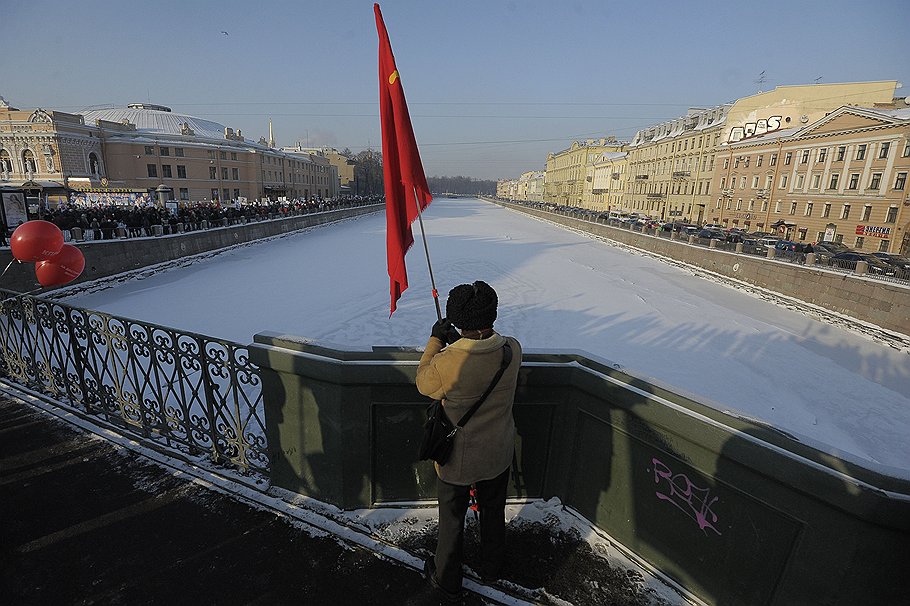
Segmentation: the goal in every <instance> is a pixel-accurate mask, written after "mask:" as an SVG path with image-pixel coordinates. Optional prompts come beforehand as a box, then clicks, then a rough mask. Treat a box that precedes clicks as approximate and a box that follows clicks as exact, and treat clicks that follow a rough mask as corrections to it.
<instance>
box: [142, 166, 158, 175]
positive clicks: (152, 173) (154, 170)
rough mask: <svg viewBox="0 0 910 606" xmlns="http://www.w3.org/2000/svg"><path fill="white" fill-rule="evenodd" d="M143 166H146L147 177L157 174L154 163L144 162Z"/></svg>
mask: <svg viewBox="0 0 910 606" xmlns="http://www.w3.org/2000/svg"><path fill="white" fill-rule="evenodd" d="M145 167H146V169H148V172H149V177H157V176H158V167H157V166H155V165H154V164H146V165H145Z"/></svg>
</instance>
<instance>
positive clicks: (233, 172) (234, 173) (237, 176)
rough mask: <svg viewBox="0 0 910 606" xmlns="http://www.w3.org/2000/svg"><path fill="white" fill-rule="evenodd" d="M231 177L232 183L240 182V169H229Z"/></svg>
mask: <svg viewBox="0 0 910 606" xmlns="http://www.w3.org/2000/svg"><path fill="white" fill-rule="evenodd" d="M231 177H232V178H233V179H234V181H240V169H239V168H232V169H231Z"/></svg>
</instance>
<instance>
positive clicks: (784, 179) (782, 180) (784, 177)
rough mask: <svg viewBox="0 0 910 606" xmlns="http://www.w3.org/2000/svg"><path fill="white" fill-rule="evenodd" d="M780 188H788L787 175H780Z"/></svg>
mask: <svg viewBox="0 0 910 606" xmlns="http://www.w3.org/2000/svg"><path fill="white" fill-rule="evenodd" d="M780 188H781V189H786V188H787V175H781V176H780Z"/></svg>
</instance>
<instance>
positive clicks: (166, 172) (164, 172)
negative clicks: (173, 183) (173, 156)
mask: <svg viewBox="0 0 910 606" xmlns="http://www.w3.org/2000/svg"><path fill="white" fill-rule="evenodd" d="M161 176H162V177H164V178H165V179H170V178H171V177H173V176H174V175H172V174H171V165H170V164H162V165H161Z"/></svg>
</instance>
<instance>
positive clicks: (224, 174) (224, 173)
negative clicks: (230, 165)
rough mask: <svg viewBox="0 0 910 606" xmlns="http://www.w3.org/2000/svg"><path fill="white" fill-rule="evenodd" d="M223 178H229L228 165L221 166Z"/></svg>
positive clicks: (225, 179)
mask: <svg viewBox="0 0 910 606" xmlns="http://www.w3.org/2000/svg"><path fill="white" fill-rule="evenodd" d="M221 178H222V179H223V180H224V181H227V178H228V169H227V167H226V166H222V167H221Z"/></svg>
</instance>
